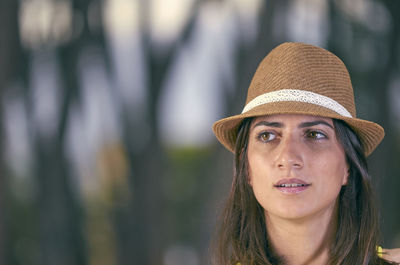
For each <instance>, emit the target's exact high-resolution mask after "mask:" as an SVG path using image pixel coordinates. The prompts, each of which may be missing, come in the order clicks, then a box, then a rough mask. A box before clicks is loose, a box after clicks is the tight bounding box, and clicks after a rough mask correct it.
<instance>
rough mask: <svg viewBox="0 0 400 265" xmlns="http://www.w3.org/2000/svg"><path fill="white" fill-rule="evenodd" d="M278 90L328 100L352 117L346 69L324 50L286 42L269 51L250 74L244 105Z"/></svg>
mask: <svg viewBox="0 0 400 265" xmlns="http://www.w3.org/2000/svg"><path fill="white" fill-rule="evenodd" d="M279 90H304V91H309V92H313V93H316V94H319V95H322V96H325V97H328V98H330V99H333V100H334V101H336V102H338V103H339V104H340V105H342V106H343V107H344V108H345V109H346V110H347V111H348V112H349V113H350V114H351V116H353V117H356V108H355V104H354V94H353V87H352V84H351V80H350V76H349V73H348V71H347V68H346V66H345V65H344V63H343V62H342V61H341V60H340V59H339V58H338V57H337V56H336V55H334V54H332V53H331V52H329V51H327V50H325V49H322V48H319V47H316V46H312V45H308V44H304V43H290V42H289V43H283V44H281V45H279V46H278V47H276V48H275V49H273V50H272V51H271V52H270V53H269V54H268V56H266V57H265V58H264V59H263V60H262V61H261V63H260V65H259V66H258V68H257V70H256V73H255V74H254V77H253V79H252V81H251V83H250V86H249V90H248V94H247V100H246V105H247V104H248V103H249V102H250V101H252V100H253V99H254V98H256V97H258V96H260V95H263V94H265V93H269V92H273V91H279Z"/></svg>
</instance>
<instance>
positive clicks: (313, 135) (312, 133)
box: [306, 131, 327, 140]
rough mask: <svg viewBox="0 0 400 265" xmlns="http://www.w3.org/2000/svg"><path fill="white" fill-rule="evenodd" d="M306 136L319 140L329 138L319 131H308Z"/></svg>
mask: <svg viewBox="0 0 400 265" xmlns="http://www.w3.org/2000/svg"><path fill="white" fill-rule="evenodd" d="M306 136H307V137H308V138H311V139H315V140H319V139H325V138H327V137H326V135H325V134H323V133H322V132H319V131H308V132H307V133H306Z"/></svg>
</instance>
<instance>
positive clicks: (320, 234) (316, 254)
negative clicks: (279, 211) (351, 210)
mask: <svg viewBox="0 0 400 265" xmlns="http://www.w3.org/2000/svg"><path fill="white" fill-rule="evenodd" d="M333 216H336V211H332V212H331V213H324V214H322V216H315V217H313V218H307V219H302V220H287V219H282V218H279V217H276V216H270V215H268V213H266V224H267V231H268V239H269V242H270V243H271V245H272V247H273V249H274V251H275V252H276V253H277V254H278V255H279V256H280V257H282V258H283V260H284V264H285V265H294V264H296V265H298V264H302V265H305V264H307V265H326V264H328V262H329V255H330V253H329V249H330V246H332V244H333V242H334V240H335V232H336V226H337V222H336V221H334V220H336V218H332V217H333Z"/></svg>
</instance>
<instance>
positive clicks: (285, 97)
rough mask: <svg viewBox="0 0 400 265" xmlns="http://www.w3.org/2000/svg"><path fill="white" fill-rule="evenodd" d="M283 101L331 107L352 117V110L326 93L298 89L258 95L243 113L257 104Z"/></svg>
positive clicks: (338, 112) (343, 114)
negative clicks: (349, 110) (348, 109)
mask: <svg viewBox="0 0 400 265" xmlns="http://www.w3.org/2000/svg"><path fill="white" fill-rule="evenodd" d="M281 101H296V102H304V103H310V104H314V105H317V106H321V107H325V108H327V109H330V110H332V111H334V112H336V113H337V114H339V115H341V116H344V117H349V118H352V116H351V114H350V112H348V111H347V109H346V108H345V107H343V106H342V105H340V104H339V103H338V102H337V101H335V100H333V99H331V98H329V97H327V96H324V95H320V94H317V93H314V92H311V91H305V90H298V89H282V90H277V91H272V92H268V93H265V94H262V95H259V96H258V97H255V98H254V99H252V100H251V101H250V102H249V103H248V104H247V105H246V106H245V107H244V109H243V111H242V114H243V113H245V112H248V111H249V110H251V109H253V108H255V107H257V106H260V105H264V104H267V103H273V102H281Z"/></svg>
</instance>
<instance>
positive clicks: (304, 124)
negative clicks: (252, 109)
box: [253, 120, 334, 129]
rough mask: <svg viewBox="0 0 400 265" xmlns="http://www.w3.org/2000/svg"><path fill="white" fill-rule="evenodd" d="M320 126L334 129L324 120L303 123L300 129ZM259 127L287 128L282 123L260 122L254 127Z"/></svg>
mask: <svg viewBox="0 0 400 265" xmlns="http://www.w3.org/2000/svg"><path fill="white" fill-rule="evenodd" d="M319 124H321V125H325V126H328V127H330V128H332V129H334V128H333V126H332V125H330V124H329V123H327V122H326V121H323V120H316V121H308V122H302V123H300V125H299V126H298V128H306V127H312V126H315V125H319ZM257 126H268V127H275V128H283V127H285V126H284V124H283V123H281V122H268V121H260V122H258V123H256V124H255V125H254V126H253V128H255V127H257Z"/></svg>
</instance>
